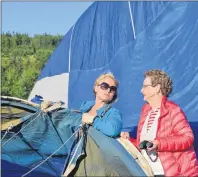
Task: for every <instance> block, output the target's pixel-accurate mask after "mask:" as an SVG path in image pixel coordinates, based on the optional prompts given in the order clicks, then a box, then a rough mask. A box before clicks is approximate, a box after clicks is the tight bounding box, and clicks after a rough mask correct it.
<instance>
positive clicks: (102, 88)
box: [95, 77, 117, 103]
mask: <svg viewBox="0 0 198 177" xmlns="http://www.w3.org/2000/svg"><path fill="white" fill-rule="evenodd" d="M116 92H117V87H116V84H115V81H114V80H113V79H112V78H111V77H105V78H104V79H102V80H100V82H99V84H98V85H96V86H95V93H96V99H99V100H101V101H103V102H106V103H108V102H110V101H111V100H112V99H113V97H114V95H115V94H116Z"/></svg>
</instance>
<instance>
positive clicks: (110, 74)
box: [93, 72, 119, 104]
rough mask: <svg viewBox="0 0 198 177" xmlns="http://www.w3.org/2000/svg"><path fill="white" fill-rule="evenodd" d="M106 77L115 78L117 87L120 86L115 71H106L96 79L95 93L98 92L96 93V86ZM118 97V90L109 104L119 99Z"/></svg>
mask: <svg viewBox="0 0 198 177" xmlns="http://www.w3.org/2000/svg"><path fill="white" fill-rule="evenodd" d="M106 77H109V78H111V79H113V80H114V82H115V85H116V87H118V86H119V82H118V80H117V79H116V78H115V76H114V75H113V73H111V72H106V73H103V74H101V75H100V76H99V77H98V78H97V79H96V81H95V83H94V87H93V92H94V94H96V93H95V86H97V85H99V84H100V81H101V80H103V79H104V78H106ZM117 98H118V93H117V92H116V93H115V95H114V97H113V99H112V100H111V101H110V102H109V104H110V103H113V102H115V101H116V100H117Z"/></svg>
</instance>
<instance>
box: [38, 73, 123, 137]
mask: <svg viewBox="0 0 198 177" xmlns="http://www.w3.org/2000/svg"><path fill="white" fill-rule="evenodd" d="M117 88H118V81H117V80H116V79H115V77H114V75H113V74H112V73H111V72H107V73H104V74H101V75H100V76H99V77H98V78H97V79H96V81H95V84H94V86H93V92H94V94H95V100H94V101H86V102H84V103H82V105H81V107H80V111H81V112H82V113H83V114H82V123H84V124H89V125H93V127H94V128H96V129H97V130H99V131H101V132H102V133H103V134H105V135H107V136H111V137H116V136H117V135H119V134H120V132H121V128H122V118H121V114H120V111H119V110H118V109H115V108H112V107H111V105H112V104H113V103H114V102H115V101H116V99H117V96H118V93H117ZM49 105H50V102H44V103H43V104H42V105H41V107H42V109H43V110H45V109H46V108H47V107H48V106H49Z"/></svg>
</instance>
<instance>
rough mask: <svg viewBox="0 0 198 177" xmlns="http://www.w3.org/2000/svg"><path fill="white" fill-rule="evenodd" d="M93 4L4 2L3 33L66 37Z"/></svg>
mask: <svg viewBox="0 0 198 177" xmlns="http://www.w3.org/2000/svg"><path fill="white" fill-rule="evenodd" d="M92 3H93V2H2V32H4V33H5V32H8V31H9V32H11V33H12V32H13V31H14V32H19V33H27V34H29V36H34V35H35V34H44V33H47V34H51V35H65V34H66V33H67V32H68V31H69V29H70V28H71V27H72V26H73V25H74V24H75V22H76V21H77V20H78V18H79V17H80V16H81V15H82V14H83V12H84V11H85V10H86V9H87V8H88V7H89V6H90V5H91V4H92Z"/></svg>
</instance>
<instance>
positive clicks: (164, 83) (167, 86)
mask: <svg viewBox="0 0 198 177" xmlns="http://www.w3.org/2000/svg"><path fill="white" fill-rule="evenodd" d="M144 77H145V78H146V77H150V78H151V84H152V86H153V87H155V86H156V85H157V84H160V86H161V92H162V95H164V96H167V97H168V96H169V94H170V93H171V91H172V80H171V78H170V77H169V76H168V75H167V74H166V73H165V72H164V71H162V70H159V69H153V70H149V71H147V72H145V74H144Z"/></svg>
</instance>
